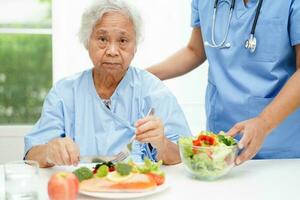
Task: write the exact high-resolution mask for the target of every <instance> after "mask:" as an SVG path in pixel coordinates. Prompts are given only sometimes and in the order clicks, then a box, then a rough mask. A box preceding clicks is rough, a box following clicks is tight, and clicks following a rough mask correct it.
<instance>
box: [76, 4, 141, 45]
mask: <svg viewBox="0 0 300 200" xmlns="http://www.w3.org/2000/svg"><path fill="white" fill-rule="evenodd" d="M108 12H121V13H123V14H126V15H127V16H128V17H129V19H130V20H131V21H132V23H133V26H134V31H135V37H136V45H137V44H138V43H139V42H140V40H141V38H142V33H141V32H142V31H141V29H142V20H141V17H140V15H139V13H138V12H137V11H136V10H135V9H134V7H132V6H131V5H130V4H128V2H125V1H124V0H96V1H95V2H94V3H93V4H92V5H91V6H90V7H89V8H88V9H86V10H85V12H84V13H83V15H82V18H81V27H80V30H79V33H78V36H79V40H80V42H81V43H82V44H83V45H84V47H85V48H86V49H87V48H88V43H89V39H90V37H91V34H92V31H93V28H94V26H95V25H96V23H97V22H98V21H100V20H101V19H102V17H103V15H104V14H105V13H108Z"/></svg>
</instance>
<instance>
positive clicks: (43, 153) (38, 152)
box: [25, 145, 54, 168]
mask: <svg viewBox="0 0 300 200" xmlns="http://www.w3.org/2000/svg"><path fill="white" fill-rule="evenodd" d="M25 159H26V160H35V161H37V162H38V163H39V165H40V167H42V168H45V167H52V166H54V165H52V164H49V163H48V162H47V147H46V145H38V146H34V147H32V148H31V149H30V150H29V151H28V153H27V155H26V158H25Z"/></svg>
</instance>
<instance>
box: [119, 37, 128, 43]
mask: <svg viewBox="0 0 300 200" xmlns="http://www.w3.org/2000/svg"><path fill="white" fill-rule="evenodd" d="M127 42H128V40H127V39H124V38H123V39H121V40H120V43H121V44H126V43H127Z"/></svg>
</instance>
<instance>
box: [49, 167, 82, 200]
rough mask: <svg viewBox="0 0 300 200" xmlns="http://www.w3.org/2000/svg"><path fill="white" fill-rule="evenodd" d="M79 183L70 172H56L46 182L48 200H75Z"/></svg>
mask: <svg viewBox="0 0 300 200" xmlns="http://www.w3.org/2000/svg"><path fill="white" fill-rule="evenodd" d="M78 187H79V181H78V179H77V177H76V176H75V175H74V174H73V173H70V172H58V173H55V174H53V175H52V176H51V178H50V180H49V182H48V195H49V198H50V200H75V199H76V197H77V194H78Z"/></svg>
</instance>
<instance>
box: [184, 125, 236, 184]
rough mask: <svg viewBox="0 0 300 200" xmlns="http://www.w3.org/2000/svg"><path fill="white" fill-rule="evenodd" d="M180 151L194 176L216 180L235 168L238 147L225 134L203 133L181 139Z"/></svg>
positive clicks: (188, 169)
mask: <svg viewBox="0 0 300 200" xmlns="http://www.w3.org/2000/svg"><path fill="white" fill-rule="evenodd" d="M179 150H180V156H181V160H182V162H183V163H184V166H185V168H186V170H187V171H188V172H189V173H190V174H191V175H192V176H194V177H195V178H198V179H202V180H215V179H218V178H220V177H221V176H224V175H225V174H227V173H228V172H229V171H230V169H231V168H232V167H233V166H234V160H235V158H236V155H237V152H238V147H237V141H236V140H235V139H234V138H233V137H230V136H227V135H225V133H224V132H220V133H219V134H214V133H212V132H209V131H202V132H200V134H198V135H197V136H191V137H181V138H180V139H179Z"/></svg>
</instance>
